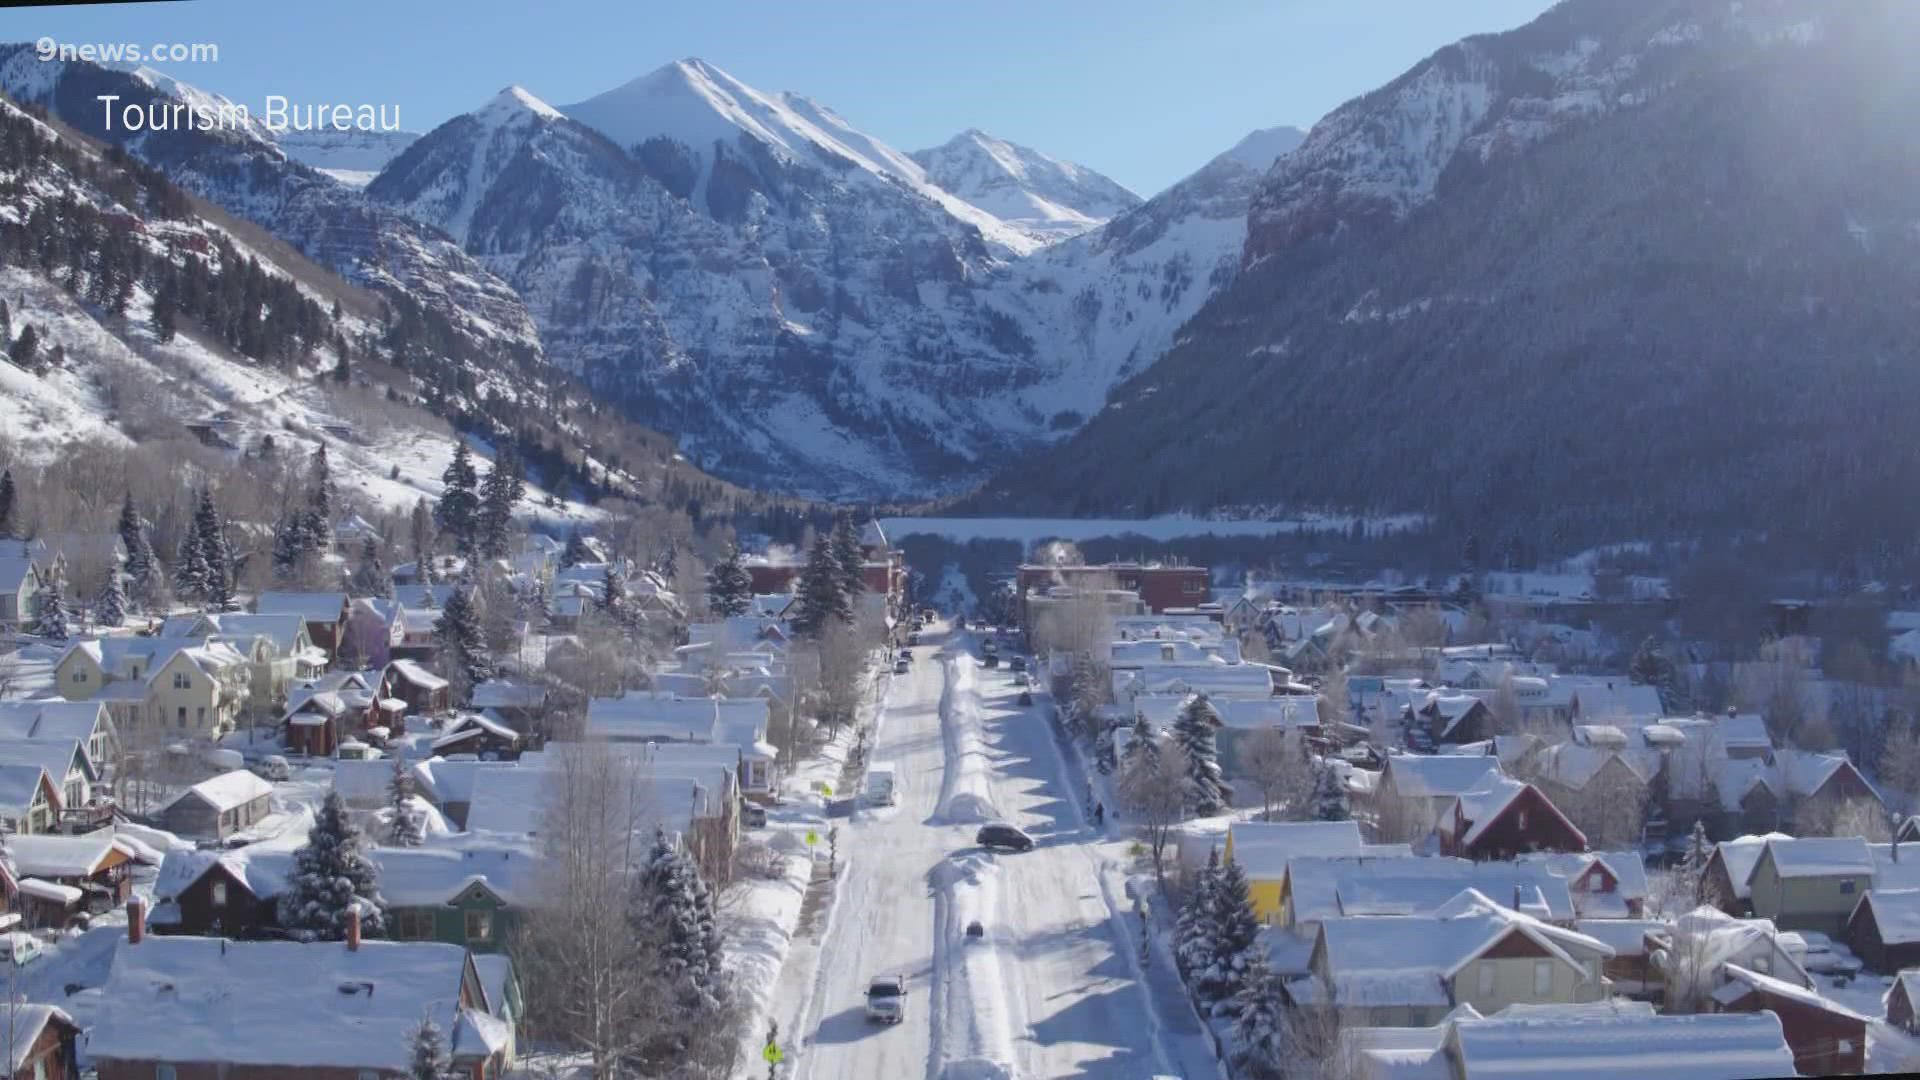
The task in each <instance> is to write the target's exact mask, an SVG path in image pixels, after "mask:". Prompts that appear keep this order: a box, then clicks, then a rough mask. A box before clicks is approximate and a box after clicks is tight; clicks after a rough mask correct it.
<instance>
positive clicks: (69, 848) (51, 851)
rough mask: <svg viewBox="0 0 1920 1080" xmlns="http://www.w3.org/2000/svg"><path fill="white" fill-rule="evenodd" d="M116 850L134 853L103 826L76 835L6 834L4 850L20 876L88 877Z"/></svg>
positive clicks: (122, 852) (121, 852) (125, 853)
mask: <svg viewBox="0 0 1920 1080" xmlns="http://www.w3.org/2000/svg"><path fill="white" fill-rule="evenodd" d="M116 851H117V852H119V853H120V854H122V855H125V856H127V857H128V858H132V857H133V854H134V853H133V850H132V849H131V848H129V847H127V846H126V845H124V844H122V843H120V842H118V841H116V840H115V839H114V836H113V832H112V831H111V830H107V829H102V830H99V831H97V832H91V833H83V834H81V835H79V836H61V835H59V834H58V833H29V834H24V835H20V836H11V837H8V838H7V853H8V854H9V855H11V856H12V857H13V867H14V871H15V872H16V873H18V874H20V875H21V876H23V877H39V878H83V877H91V876H92V875H94V874H95V873H97V872H99V870H100V868H101V864H102V863H104V862H106V861H107V858H108V856H110V855H112V854H114V853H115V852H116Z"/></svg>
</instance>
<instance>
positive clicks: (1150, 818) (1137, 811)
mask: <svg viewBox="0 0 1920 1080" xmlns="http://www.w3.org/2000/svg"><path fill="white" fill-rule="evenodd" d="M1119 794H1120V803H1121V807H1122V808H1123V809H1125V810H1126V812H1127V814H1128V816H1129V817H1131V818H1132V819H1133V820H1134V822H1135V823H1136V824H1137V825H1138V826H1139V828H1140V837H1141V839H1142V840H1145V841H1146V844H1147V850H1148V852H1149V853H1150V854H1151V855H1152V856H1153V873H1154V877H1156V878H1157V879H1159V880H1160V882H1161V884H1162V885H1164V884H1165V882H1166V850H1167V844H1168V843H1169V842H1170V841H1171V840H1172V839H1173V830H1174V827H1175V826H1177V825H1179V824H1180V822H1181V821H1182V820H1184V819H1185V817H1186V808H1187V762H1186V755H1185V754H1184V753H1182V752H1181V750H1180V748H1179V747H1178V746H1177V745H1175V744H1173V743H1171V742H1169V743H1168V744H1167V745H1166V746H1164V747H1162V748H1161V750H1160V753H1158V754H1142V755H1139V756H1137V757H1135V758H1133V759H1131V760H1130V761H1128V763H1127V764H1126V766H1125V767H1124V768H1122V769H1121V770H1120V785H1119Z"/></svg>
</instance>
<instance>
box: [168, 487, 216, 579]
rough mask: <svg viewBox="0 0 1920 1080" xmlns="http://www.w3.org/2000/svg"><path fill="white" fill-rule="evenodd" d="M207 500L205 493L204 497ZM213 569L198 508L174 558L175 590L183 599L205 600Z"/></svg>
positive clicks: (203, 499) (202, 500)
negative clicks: (201, 529)
mask: <svg viewBox="0 0 1920 1080" xmlns="http://www.w3.org/2000/svg"><path fill="white" fill-rule="evenodd" d="M199 501H200V502H204V501H205V493H204V492H202V499H201V500H199ZM211 573H212V569H211V568H210V567H209V566H208V565H207V549H206V538H205V537H204V536H203V535H202V534H201V532H200V513H199V510H198V509H197V508H196V510H195V511H194V518H193V521H192V522H190V523H189V524H188V526H187V531H186V534H185V535H184V536H182V537H181V538H180V551H179V553H178V554H177V555H176V556H175V557H174V560H173V591H174V592H175V593H176V594H178V595H179V597H180V598H181V599H183V600H198V601H202V602H204V601H205V600H206V598H207V578H208V576H209V575H210V574H211Z"/></svg>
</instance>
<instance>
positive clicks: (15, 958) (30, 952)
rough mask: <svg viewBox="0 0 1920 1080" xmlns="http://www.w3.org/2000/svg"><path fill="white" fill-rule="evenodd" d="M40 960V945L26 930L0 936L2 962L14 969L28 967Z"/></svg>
mask: <svg viewBox="0 0 1920 1080" xmlns="http://www.w3.org/2000/svg"><path fill="white" fill-rule="evenodd" d="M38 959H40V943H39V942H38V941H35V940H34V938H33V935H32V934H29V933H27V932H26V931H24V930H9V931H7V932H6V933H4V934H0V960H4V961H5V962H6V963H9V964H12V965H13V966H14V967H26V966H27V965H28V964H31V963H33V962H34V961H35V960H38Z"/></svg>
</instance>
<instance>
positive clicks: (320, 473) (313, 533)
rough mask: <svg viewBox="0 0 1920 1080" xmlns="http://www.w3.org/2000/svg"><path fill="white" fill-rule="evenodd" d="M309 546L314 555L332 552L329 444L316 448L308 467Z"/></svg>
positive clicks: (305, 522) (304, 521)
mask: <svg viewBox="0 0 1920 1080" xmlns="http://www.w3.org/2000/svg"><path fill="white" fill-rule="evenodd" d="M301 524H303V525H304V526H305V527H306V533H307V544H308V547H309V549H310V550H311V551H313V552H314V553H315V554H319V555H324V554H326V553H327V552H329V551H331V550H333V468H332V466H330V465H328V464H327V444H325V443H321V444H320V445H319V446H316V447H314V449H313V459H312V460H311V461H310V462H309V463H308V464H307V508H306V512H305V513H304V514H302V515H301Z"/></svg>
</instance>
